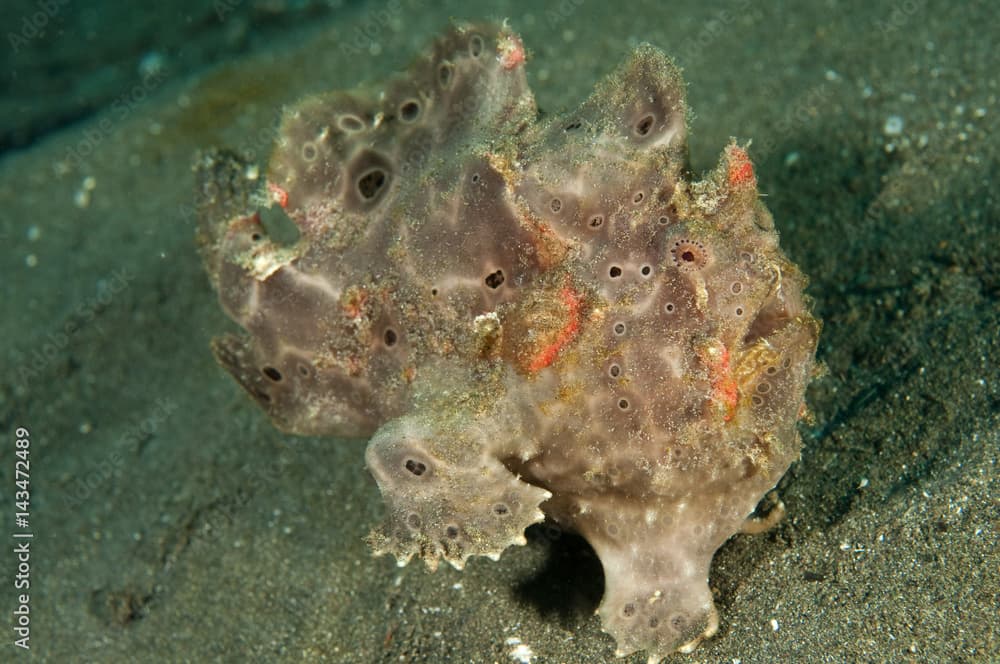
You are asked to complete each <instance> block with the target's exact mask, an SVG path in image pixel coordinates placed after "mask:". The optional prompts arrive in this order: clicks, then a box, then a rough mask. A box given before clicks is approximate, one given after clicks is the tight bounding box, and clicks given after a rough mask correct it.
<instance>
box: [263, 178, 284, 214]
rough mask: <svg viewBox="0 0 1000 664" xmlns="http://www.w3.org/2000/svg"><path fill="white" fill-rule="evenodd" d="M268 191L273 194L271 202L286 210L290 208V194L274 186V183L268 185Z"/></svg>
mask: <svg viewBox="0 0 1000 664" xmlns="http://www.w3.org/2000/svg"><path fill="white" fill-rule="evenodd" d="M267 190H268V191H269V192H271V200H272V201H274V202H275V203H277V204H278V205H280V206H281V209H282V210H284V209H285V208H287V207H288V192H287V191H285V190H284V189H282V188H281V187H279V186H278V185H276V184H274V183H273V182H268V183H267Z"/></svg>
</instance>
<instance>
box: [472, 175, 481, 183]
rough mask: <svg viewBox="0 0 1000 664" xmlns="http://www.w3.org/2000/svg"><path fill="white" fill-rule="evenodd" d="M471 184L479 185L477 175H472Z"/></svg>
mask: <svg viewBox="0 0 1000 664" xmlns="http://www.w3.org/2000/svg"><path fill="white" fill-rule="evenodd" d="M472 184H479V173H473V174H472Z"/></svg>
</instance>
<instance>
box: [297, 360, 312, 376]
mask: <svg viewBox="0 0 1000 664" xmlns="http://www.w3.org/2000/svg"><path fill="white" fill-rule="evenodd" d="M309 373H310V371H309V365H308V364H306V363H304V362H300V363H299V375H300V376H302V377H303V378H308V377H309Z"/></svg>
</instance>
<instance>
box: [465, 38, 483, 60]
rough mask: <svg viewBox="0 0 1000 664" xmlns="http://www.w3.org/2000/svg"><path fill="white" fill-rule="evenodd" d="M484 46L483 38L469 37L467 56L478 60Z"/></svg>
mask: <svg viewBox="0 0 1000 664" xmlns="http://www.w3.org/2000/svg"><path fill="white" fill-rule="evenodd" d="M484 48H486V45H485V44H484V43H483V38H482V37H480V36H479V35H472V36H471V37H469V55H471V56H472V57H474V58H478V57H479V56H480V54H482V52H483V49H484Z"/></svg>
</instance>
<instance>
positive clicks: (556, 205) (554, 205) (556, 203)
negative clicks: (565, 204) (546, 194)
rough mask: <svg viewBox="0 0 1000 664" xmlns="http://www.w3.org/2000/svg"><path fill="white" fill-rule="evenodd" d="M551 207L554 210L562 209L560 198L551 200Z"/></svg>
mask: <svg viewBox="0 0 1000 664" xmlns="http://www.w3.org/2000/svg"><path fill="white" fill-rule="evenodd" d="M549 209H550V210H552V211H553V212H559V210H562V201H561V200H559V199H558V198H553V199H552V200H551V201H549Z"/></svg>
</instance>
